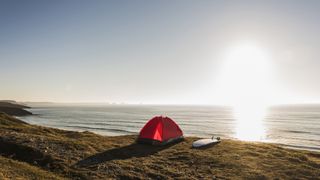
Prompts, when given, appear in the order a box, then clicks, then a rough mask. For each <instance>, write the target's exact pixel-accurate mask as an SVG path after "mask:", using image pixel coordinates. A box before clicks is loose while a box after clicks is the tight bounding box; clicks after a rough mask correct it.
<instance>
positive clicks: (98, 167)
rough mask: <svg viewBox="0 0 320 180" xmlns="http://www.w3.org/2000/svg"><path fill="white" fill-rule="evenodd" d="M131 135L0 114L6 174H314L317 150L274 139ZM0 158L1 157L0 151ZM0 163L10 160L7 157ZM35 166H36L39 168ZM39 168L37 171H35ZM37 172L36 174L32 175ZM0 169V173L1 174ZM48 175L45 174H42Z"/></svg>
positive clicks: (180, 176) (99, 176)
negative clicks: (201, 143) (157, 143)
mask: <svg viewBox="0 0 320 180" xmlns="http://www.w3.org/2000/svg"><path fill="white" fill-rule="evenodd" d="M135 139H136V136H118V137H105V136H100V135H97V134H94V133H90V132H82V133H81V132H73V131H63V130H58V129H53V128H45V127H40V126H33V125H28V124H24V123H22V122H21V121H19V120H17V119H15V118H12V117H9V116H7V115H5V114H0V154H2V156H3V157H5V158H7V159H8V158H10V159H11V160H10V161H11V162H17V161H23V162H24V163H23V165H21V166H12V168H10V169H11V170H12V171H11V173H13V174H15V173H17V174H21V173H22V174H23V172H25V173H26V174H28V172H29V171H32V169H30V167H32V168H35V169H34V171H32V172H35V173H36V174H35V175H32V176H30V179H33V177H37V176H39V177H42V175H43V174H42V172H50V173H52V174H55V175H56V178H59V177H65V178H70V179H106V178H115V179H119V178H120V179H121V178H126V179H127V178H129V179H135V178H140V179H170V178H177V179H215V178H217V179H319V177H320V170H319V169H320V153H316V152H310V151H301V150H300V151H299V150H291V149H285V148H282V147H279V146H277V145H274V144H265V143H249V142H241V141H235V140H222V142H221V143H220V144H217V145H216V146H213V147H209V148H207V149H192V148H191V144H192V142H193V141H194V140H196V139H197V138H196V137H187V138H186V139H185V141H183V142H180V143H178V144H173V145H170V146H166V147H154V146H149V145H141V144H135ZM0 157H1V156H0ZM7 159H6V160H5V161H2V163H1V164H2V165H3V166H5V165H6V164H10V162H9V161H8V160H7ZM40 169H41V170H40ZM38 170H39V171H38ZM37 172H39V174H38V175H37ZM6 173H7V172H6V171H5V170H3V169H2V168H0V177H6ZM48 174H49V173H48Z"/></svg>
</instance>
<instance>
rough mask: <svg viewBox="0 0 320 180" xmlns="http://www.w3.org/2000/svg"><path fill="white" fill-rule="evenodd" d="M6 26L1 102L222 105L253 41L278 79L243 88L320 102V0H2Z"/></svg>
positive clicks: (0, 57) (1, 32) (0, 46)
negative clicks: (232, 60) (239, 60)
mask: <svg viewBox="0 0 320 180" xmlns="http://www.w3.org/2000/svg"><path fill="white" fill-rule="evenodd" d="M0 25H1V28H0V83H1V84H0V99H15V100H19V101H54V102H126V103H155V104H157V103H170V104H184V103H187V104H193V103H196V104H202V103H205V104H208V103H209V104H219V103H223V99H224V98H223V97H227V96H228V95H229V94H228V93H224V94H223V93H222V94H221V92H229V93H230V89H232V91H233V89H234V91H236V90H237V86H239V87H240V86H241V83H242V81H241V80H240V79H237V76H238V75H237V74H233V75H232V76H230V72H231V70H232V72H234V71H236V72H237V73H239V74H243V73H242V72H248V71H249V72H251V70H250V69H249V68H250V67H251V64H250V62H249V61H248V62H246V63H247V64H246V66H245V67H244V66H242V65H240V66H239V68H242V69H240V70H239V69H237V67H238V65H239V64H238V65H237V64H232V63H231V65H230V64H229V66H230V67H232V68H230V67H227V68H223V67H224V66H226V65H225V64H226V63H225V62H226V61H228V57H229V56H228V55H229V54H235V55H234V56H236V57H238V56H239V52H238V51H239V49H242V50H240V54H241V55H240V56H242V55H243V52H246V51H248V48H247V49H246V48H243V47H245V46H246V44H251V46H253V48H251V49H250V48H249V54H251V53H250V52H251V50H252V51H255V52H258V51H259V52H260V51H263V54H264V55H261V56H263V59H265V61H266V62H267V64H268V67H269V66H270V67H271V68H270V69H271V70H270V69H268V76H270V77H269V78H270V79H272V80H269V81H268V83H263V82H264V80H262V79H261V81H260V82H262V83H258V84H256V82H257V81H256V79H255V80H254V81H244V84H246V83H251V85H248V86H245V87H247V89H242V91H247V92H248V91H249V92H250V90H254V91H260V92H261V93H259V94H258V95H260V96H265V97H267V98H269V97H270V98H271V97H272V102H273V103H305V102H320V59H319V52H320V36H319V32H320V1H318V0H308V1H302V0H297V1H294V0H290V1H285V0H282V1H278V0H274V1H272V0H266V1H241V0H239V1H236V0H234V1H232V0H230V1H224V0H223V1H222V0H221V1H215V0H209V1H205V0H202V1H194V0H176V1H172V0H164V1H149V0H145V1H141V0H140V1H139V0H137V1H131V0H128V1H124V0H114V1H107V0H105V1H104V0H91V1H89V0H87V1H81V0H78V1H62V0H55V1H49V0H38V1H34V0H28V1H24V0H20V1H17V0H0ZM252 44H254V45H252ZM230 49H231V50H230ZM232 49H235V50H232ZM237 53H238V54H237ZM247 54H248V53H247ZM257 57H260V54H259V55H257ZM233 58H235V57H233ZM243 58H244V59H246V57H245V56H244V57H243ZM240 64H243V63H240ZM257 64H261V63H255V65H257ZM235 67H236V68H235ZM252 68H255V66H254V65H253V67H252ZM223 69H227V70H223ZM228 69H229V70H228ZM230 69H231V70H230ZM258 70H259V69H258ZM261 70H263V71H264V70H266V69H264V68H262V69H261ZM222 71H224V72H222ZM227 72H228V73H229V75H228V74H227V75H225V74H226V73H227ZM232 72H231V74H232ZM255 73H259V72H254V71H252V73H249V74H247V75H248V77H249V76H250V77H262V76H261V74H260V75H259V76H258V75H257V76H256V75H255ZM243 77H246V76H243ZM232 79H233V80H232ZM249 79H250V78H249ZM221 81H228V83H229V85H221ZM233 81H234V82H233ZM239 81H240V84H237V85H234V84H236V82H239ZM219 82H220V84H219ZM230 84H231V85H230ZM252 84H253V85H252ZM255 84H256V85H255ZM260 84H265V85H267V86H266V88H267V89H266V88H264V89H265V90H262V89H261V88H256V86H259V87H264V86H260ZM228 90H229V91H228ZM271 92H272V93H271ZM231 93H232V92H231ZM242 95H243V94H236V96H242ZM256 95H257V94H256ZM233 96H235V94H233Z"/></svg>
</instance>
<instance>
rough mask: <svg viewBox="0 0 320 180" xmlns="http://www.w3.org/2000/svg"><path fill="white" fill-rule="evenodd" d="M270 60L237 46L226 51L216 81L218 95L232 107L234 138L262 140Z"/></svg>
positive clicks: (260, 51) (256, 49)
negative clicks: (234, 120) (234, 125)
mask: <svg viewBox="0 0 320 180" xmlns="http://www.w3.org/2000/svg"><path fill="white" fill-rule="evenodd" d="M270 64H271V63H270V58H269V57H268V54H267V53H266V51H265V50H264V49H263V48H260V47H258V46H256V45H252V44H241V45H239V46H235V47H233V48H230V49H228V50H227V52H226V57H225V61H224V64H223V66H222V69H221V73H220V78H219V86H218V87H219V88H220V89H219V95H220V97H221V98H222V99H223V100H224V102H225V103H226V104H230V105H232V106H233V108H234V111H233V115H234V118H235V119H236V127H235V137H236V138H238V139H241V140H249V141H259V140H263V139H264V138H265V128H264V125H263V122H264V117H265V111H266V107H267V106H268V104H270V103H271V102H270V100H271V96H270V95H271V92H272V89H271V88H272V86H271V77H270V76H271V67H270Z"/></svg>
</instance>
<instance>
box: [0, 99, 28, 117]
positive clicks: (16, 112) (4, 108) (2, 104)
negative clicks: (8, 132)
mask: <svg viewBox="0 0 320 180" xmlns="http://www.w3.org/2000/svg"><path fill="white" fill-rule="evenodd" d="M28 108H30V107H29V106H26V105H23V104H19V103H17V102H16V101H12V100H0V112H4V113H6V114H9V115H12V116H26V115H32V113H31V112H29V111H27V110H25V109H28Z"/></svg>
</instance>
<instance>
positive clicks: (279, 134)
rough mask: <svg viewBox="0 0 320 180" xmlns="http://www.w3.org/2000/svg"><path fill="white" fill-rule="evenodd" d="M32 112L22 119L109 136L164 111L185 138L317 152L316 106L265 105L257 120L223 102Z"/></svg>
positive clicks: (319, 108)
mask: <svg viewBox="0 0 320 180" xmlns="http://www.w3.org/2000/svg"><path fill="white" fill-rule="evenodd" d="M30 111H31V112H32V113H34V114H35V115H32V116H26V117H20V119H22V120H24V121H26V122H28V123H31V124H36V125H42V126H48V127H54V128H60V129H65V130H76V131H91V132H95V133H98V134H101V135H108V136H117V135H128V134H138V133H139V131H140V129H141V128H142V127H143V126H144V124H145V123H146V122H147V121H148V120H149V119H150V118H152V117H153V116H155V115H164V116H168V117H170V118H172V119H173V120H174V121H175V122H176V123H177V124H178V125H179V126H180V127H181V129H182V130H183V132H184V135H185V136H197V137H211V136H219V137H221V138H222V139H223V138H229V139H240V140H249V141H258V142H270V143H277V144H280V145H282V146H285V147H289V148H295V149H305V150H313V151H320V105H290V106H274V107H269V108H267V109H266V111H265V113H264V115H263V117H261V119H258V117H257V116H252V117H250V116H247V117H246V116H244V118H243V119H241V118H239V117H238V116H236V115H235V113H234V111H235V110H234V109H233V108H231V107H223V106H182V105H181V106H180V105H179V106H178V105H176V106H173V105H50V106H48V105H45V106H33V107H32V108H31V109H30ZM248 114H250V113H248ZM252 114H254V112H252ZM250 118H252V119H250Z"/></svg>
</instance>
